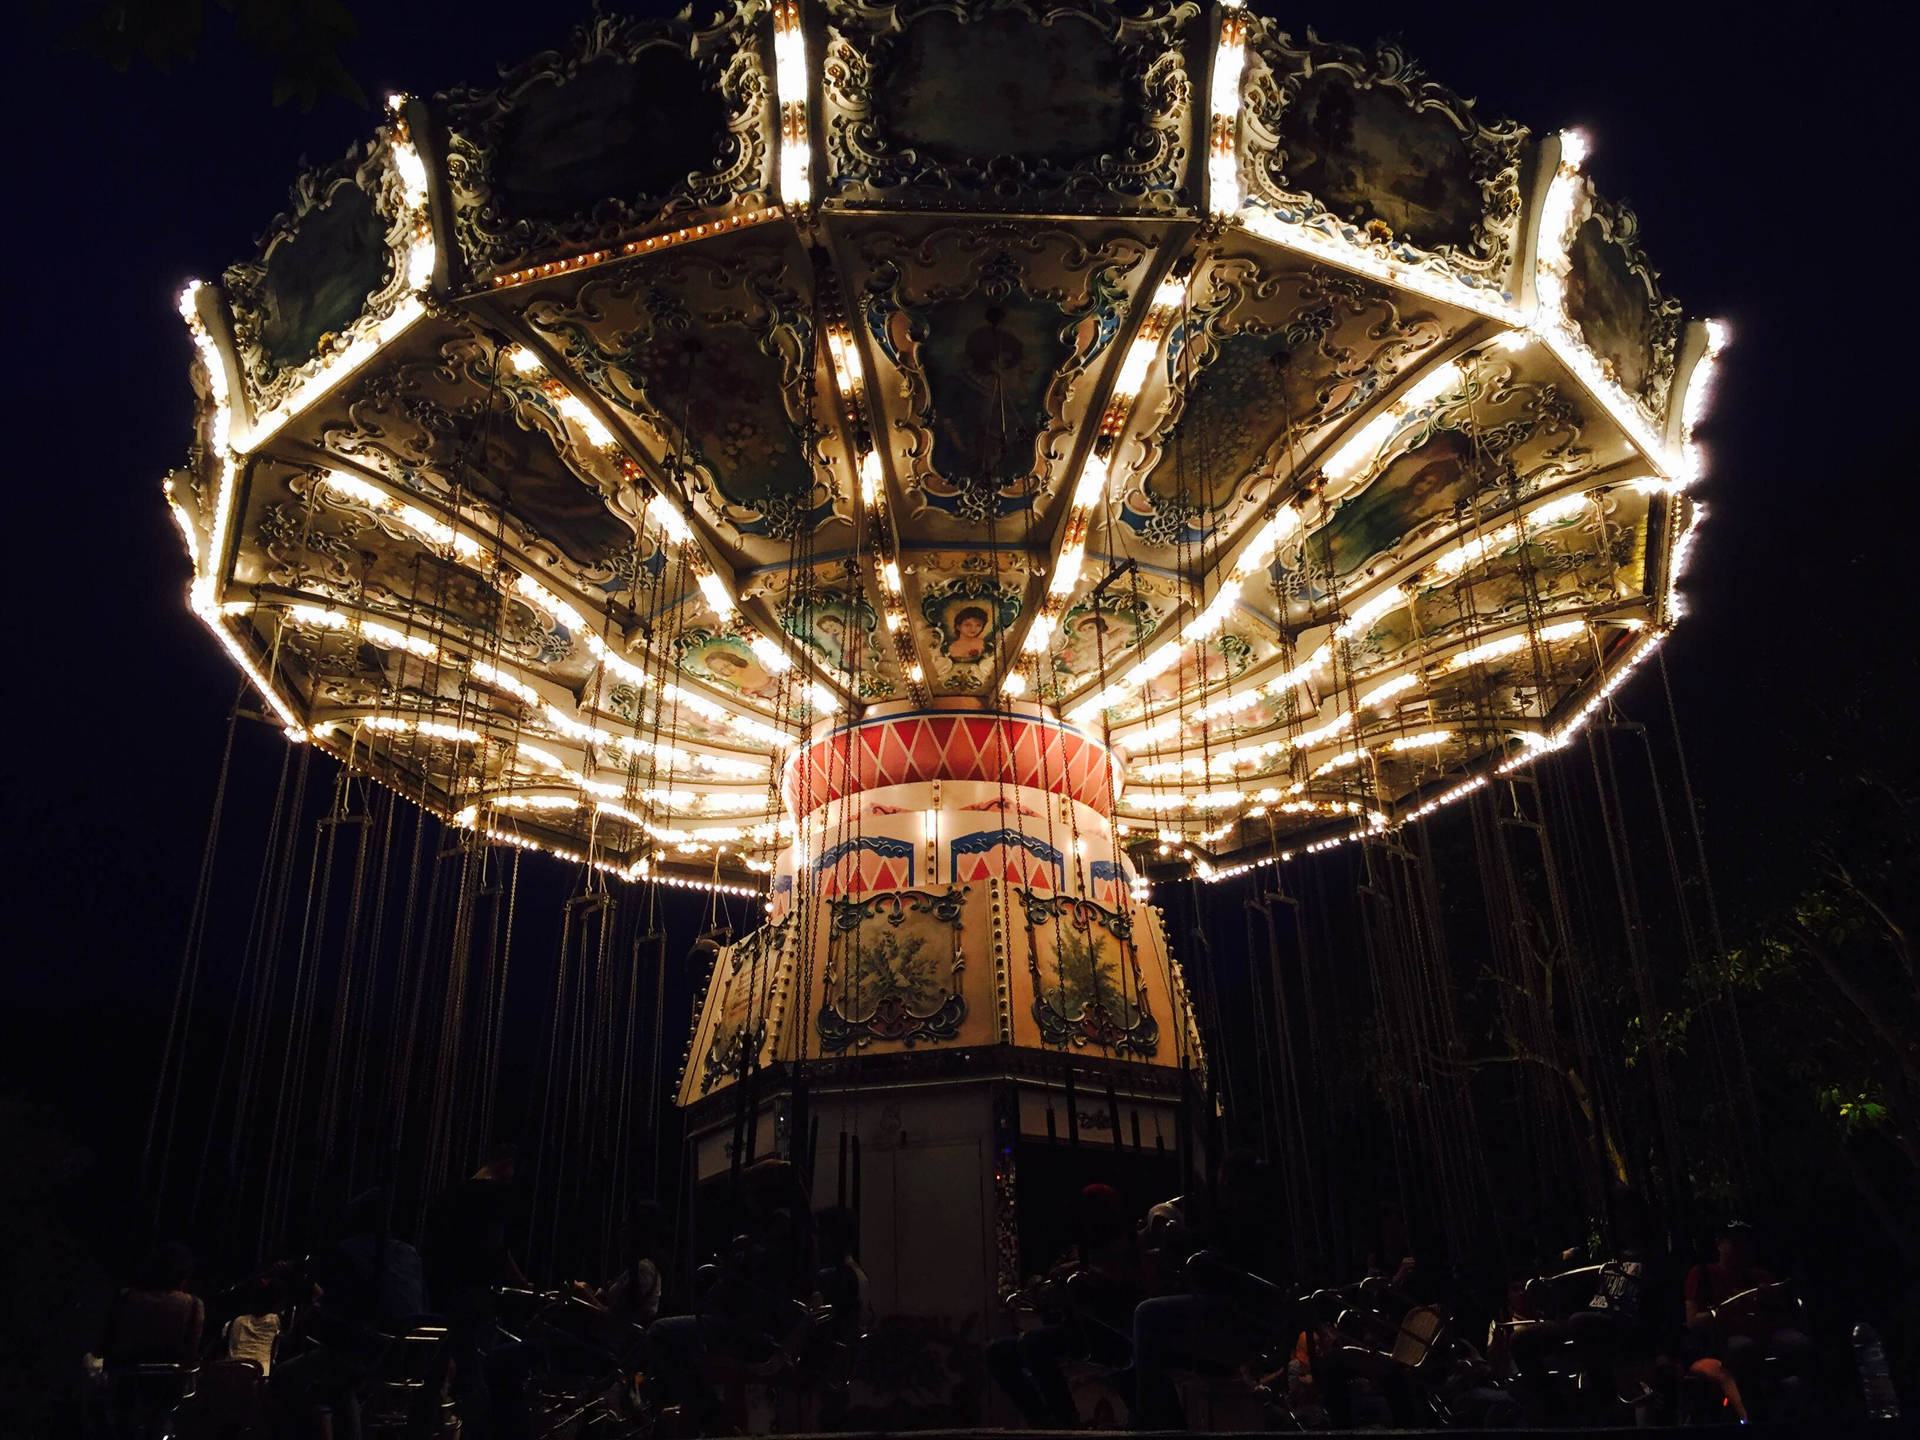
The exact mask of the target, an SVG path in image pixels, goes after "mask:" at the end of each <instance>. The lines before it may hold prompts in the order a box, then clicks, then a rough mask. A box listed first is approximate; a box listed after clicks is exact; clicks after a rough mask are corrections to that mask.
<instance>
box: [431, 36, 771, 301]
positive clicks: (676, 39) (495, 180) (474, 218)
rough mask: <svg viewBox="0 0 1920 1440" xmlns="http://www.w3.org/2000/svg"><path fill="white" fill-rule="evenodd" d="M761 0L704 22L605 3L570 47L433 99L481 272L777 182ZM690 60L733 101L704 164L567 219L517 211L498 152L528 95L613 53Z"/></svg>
mask: <svg viewBox="0 0 1920 1440" xmlns="http://www.w3.org/2000/svg"><path fill="white" fill-rule="evenodd" d="M762 9H763V7H762V5H761V4H760V3H759V0H735V3H729V4H727V5H726V6H724V7H723V9H722V11H721V13H720V15H719V17H718V18H717V19H716V20H715V22H714V23H713V24H712V25H710V26H708V27H707V28H705V29H699V28H696V27H695V26H694V25H693V23H692V22H691V21H690V20H689V19H688V18H687V15H688V14H690V13H691V12H682V14H681V15H680V16H679V17H676V18H674V19H671V20H639V19H635V18H633V17H631V16H624V15H615V14H612V13H609V12H606V11H600V10H596V11H595V13H594V14H593V15H592V16H591V17H590V18H589V19H588V20H586V21H585V22H584V23H582V24H581V25H580V26H579V27H577V28H576V29H575V30H574V32H573V35H572V37H571V40H570V43H569V44H568V46H567V47H566V48H565V49H562V50H545V51H542V52H540V53H539V54H537V55H533V56H530V57H529V58H528V59H526V60H523V61H522V62H520V63H519V64H518V65H515V66H513V67H511V68H510V69H509V68H503V69H502V70H501V72H500V83H499V84H498V85H497V86H495V87H493V88H491V89H486V90H481V89H476V88H473V87H470V86H463V87H460V88H457V89H454V90H450V91H448V92H446V93H445V94H443V95H440V96H437V97H435V110H436V114H437V116H438V118H439V119H440V121H441V123H442V124H443V125H444V126H445V127H446V131H447V137H446V173H447V186H448V191H449V194H450V195H451V198H452V209H453V230H454V236H455V239H456V240H457V242H458V244H459V247H460V252H461V255H462V257H463V258H464V260H465V262H466V264H467V267H468V269H469V270H470V271H471V272H472V274H473V275H474V277H475V278H476V279H484V278H486V276H487V275H488V274H489V273H492V272H495V271H500V270H510V269H513V268H515V267H516V266H520V265H523V264H526V263H527V262H530V261H536V260H540V259H544V258H550V257H552V256H553V255H555V254H558V253H570V252H573V251H577V250H583V249H589V248H592V247H593V246H596V245H603V244H607V243H609V242H612V241H614V240H616V239H625V238H628V237H629V236H630V235H631V234H632V233H633V232H635V231H637V230H640V229H642V228H645V227H650V226H655V225H658V224H660V223H662V222H664V221H667V220H676V221H680V222H681V223H685V220H686V219H688V218H692V217H695V216H696V215H697V214H711V213H714V212H717V211H720V210H724V209H726V208H727V207H729V206H731V205H732V204H733V203H735V202H736V201H738V200H740V199H742V198H744V197H747V196H755V195H759V194H760V193H761V192H764V191H766V190H767V189H768V188H769V187H770V185H771V183H772V180H771V159H770V157H771V154H772V148H773V132H774V125H775V121H774V116H773V98H772V95H771V93H770V91H771V84H770V80H769V77H768V75H767V73H766V69H765V64H764V62H763V60H762V56H761V29H762V27H761V25H760V23H759V20H760V15H761V13H762ZM663 49H664V50H670V51H673V52H676V53H678V54H681V55H684V56H686V57H687V58H688V59H689V60H690V61H691V62H692V64H693V65H694V66H695V67H696V68H697V70H698V71H699V73H700V74H701V75H702V76H704V77H706V79H707V81H708V83H709V85H710V86H711V87H712V90H713V92H714V93H715V94H717V95H718V96H719V98H720V100H721V101H722V102H723V104H724V113H725V117H726V118H725V122H724V123H725V130H724V132H723V133H722V134H720V135H719V136H717V137H716V138H717V140H718V145H717V148H716V151H715V153H714V155H713V156H712V157H711V159H710V161H708V162H707V163H706V166H705V168H704V169H696V170H691V171H689V172H688V173H686V174H684V175H681V176H676V177H674V179H673V181H672V183H671V185H670V186H669V187H668V188H666V189H664V190H662V191H660V193H657V194H627V195H606V196H600V197H597V199H596V202H595V203H594V204H593V205H592V207H591V209H590V210H588V211H586V212H585V213H581V214H576V215H572V216H569V217H566V218H547V217H542V218H536V217H532V216H528V215H515V214H513V213H512V206H511V204H510V203H509V202H508V200H507V199H506V196H505V193H504V187H503V183H502V177H501V176H500V175H499V174H498V165H497V156H498V154H499V152H500V149H501V146H502V144H503V142H504V141H505V139H506V138H507V136H508V134H509V132H510V130H511V127H512V126H513V125H514V123H515V119H516V115H517V114H518V113H519V112H520V111H521V109H522V107H524V106H525V104H526V102H527V99H528V97H529V96H530V95H532V94H534V93H535V92H537V91H539V90H541V89H543V88H545V87H561V86H565V85H566V84H568V83H569V82H571V81H573V80H576V79H577V78H579V76H580V75H581V74H582V72H584V71H586V70H587V69H588V68H589V67H590V66H593V65H595V64H597V63H600V62H603V61H610V62H613V63H619V64H631V63H633V62H635V61H636V60H638V59H640V57H642V56H643V55H644V54H645V52H647V51H649V50H663Z"/></svg>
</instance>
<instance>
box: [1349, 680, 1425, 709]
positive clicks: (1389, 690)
mask: <svg viewBox="0 0 1920 1440" xmlns="http://www.w3.org/2000/svg"><path fill="white" fill-rule="evenodd" d="M1419 683H1420V677H1419V676H1418V675H1396V676H1394V678H1393V679H1391V680H1389V681H1387V682H1386V684H1384V685H1380V686H1376V687H1375V688H1374V689H1372V690H1369V691H1368V692H1367V693H1366V694H1365V695H1362V696H1361V697H1360V708H1361V709H1363V710H1365V709H1368V708H1370V707H1371V706H1375V705H1379V704H1382V703H1384V702H1385V701H1388V700H1391V699H1392V698H1393V697H1394V696H1396V695H1398V694H1400V692H1401V691H1403V690H1411V689H1412V688H1413V687H1414V686H1415V685H1418V684H1419Z"/></svg>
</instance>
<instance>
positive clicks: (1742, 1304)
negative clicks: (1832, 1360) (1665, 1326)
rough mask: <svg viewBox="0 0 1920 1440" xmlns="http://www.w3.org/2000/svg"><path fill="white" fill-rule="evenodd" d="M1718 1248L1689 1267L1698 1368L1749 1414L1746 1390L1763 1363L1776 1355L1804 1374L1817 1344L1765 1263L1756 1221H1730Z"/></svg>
mask: <svg viewBox="0 0 1920 1440" xmlns="http://www.w3.org/2000/svg"><path fill="white" fill-rule="evenodd" d="M1714 1249H1715V1255H1716V1258H1715V1259H1713V1260H1711V1261H1709V1262H1708V1263H1707V1264H1705V1265H1696V1266H1694V1267H1693V1269H1691V1270H1689V1271H1688V1272H1687V1290H1686V1307H1687V1308H1686V1315H1687V1328H1688V1331H1689V1334H1690V1339H1691V1341H1692V1344H1691V1346H1690V1348H1691V1349H1692V1350H1693V1352H1694V1354H1695V1356H1696V1359H1695V1361H1694V1364H1693V1367H1692V1368H1693V1369H1694V1370H1695V1371H1696V1372H1698V1373H1701V1374H1705V1375H1708V1376H1709V1377H1710V1378H1713V1379H1714V1380H1716V1382H1718V1383H1719V1384H1720V1385H1721V1388H1722V1389H1724V1390H1726V1391H1727V1397H1728V1401H1729V1403H1730V1404H1731V1405H1732V1407H1733V1408H1734V1410H1735V1411H1736V1412H1741V1411H1743V1410H1744V1408H1745V1407H1744V1403H1743V1400H1742V1394H1743V1392H1744V1393H1745V1394H1749V1395H1750V1394H1752V1393H1753V1389H1754V1382H1755V1381H1756V1380H1757V1379H1758V1370H1759V1367H1760V1364H1761V1362H1762V1361H1764V1360H1765V1359H1767V1357H1768V1356H1772V1357H1773V1359H1774V1360H1775V1362H1776V1363H1777V1364H1778V1366H1779V1367H1780V1369H1781V1370H1782V1371H1783V1372H1784V1373H1785V1374H1786V1375H1788V1376H1790V1377H1800V1376H1803V1375H1804V1374H1805V1373H1806V1371H1807V1368H1808V1367H1807V1362H1808V1360H1809V1359H1810V1358H1811V1352H1812V1349H1813V1342H1812V1341H1811V1340H1809V1339H1808V1338H1807V1337H1806V1335H1804V1334H1803V1333H1802V1332H1801V1331H1799V1330H1798V1329H1796V1328H1795V1327H1794V1325H1793V1323H1792V1322H1793V1306H1792V1302H1791V1300H1790V1299H1789V1297H1788V1296H1787V1295H1786V1294H1785V1292H1784V1290H1783V1289H1782V1288H1781V1287H1780V1283H1779V1281H1777V1280H1776V1279H1774V1277H1773V1273H1772V1272H1771V1271H1769V1270H1767V1269H1765V1268H1764V1267H1763V1266H1761V1265H1760V1263H1759V1261H1758V1259H1757V1254H1756V1251H1755V1247H1754V1236H1753V1227H1752V1226H1751V1225H1749V1224H1747V1223H1746V1222H1745V1221H1744V1220H1731V1221H1728V1222H1727V1224H1725V1225H1723V1226H1721V1228H1720V1233H1719V1235H1718V1236H1717V1237H1716V1240H1715V1245H1714ZM1716 1361H1717V1362H1719V1363H1718V1364H1716V1363H1715V1362H1716ZM1723 1375H1725V1376H1727V1377H1730V1379H1731V1382H1732V1383H1731V1384H1729V1383H1728V1380H1727V1379H1725V1378H1722V1376H1723Z"/></svg>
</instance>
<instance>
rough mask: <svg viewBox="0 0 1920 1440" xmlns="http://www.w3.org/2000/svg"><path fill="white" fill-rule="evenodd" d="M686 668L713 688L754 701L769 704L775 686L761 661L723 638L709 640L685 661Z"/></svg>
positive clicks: (742, 647) (730, 640)
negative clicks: (720, 687)
mask: <svg viewBox="0 0 1920 1440" xmlns="http://www.w3.org/2000/svg"><path fill="white" fill-rule="evenodd" d="M687 658H688V665H687V668H688V669H690V670H692V671H693V672H694V673H695V674H697V675H704V676H705V677H706V678H707V679H709V680H711V681H712V682H713V683H714V684H716V685H720V686H723V687H725V688H726V689H728V690H733V691H737V692H738V693H739V694H742V695H751V696H753V697H754V698H755V699H757V700H771V699H772V698H773V696H774V691H775V688H776V683H775V681H774V678H773V676H771V675H769V674H768V673H767V672H766V669H765V668H764V667H763V666H762V665H761V664H760V661H759V660H758V659H757V658H756V657H755V656H754V655H753V653H752V652H751V651H749V650H747V649H746V648H745V647H744V646H742V645H740V644H739V643H738V642H737V641H734V640H732V639H730V638H729V637H726V636H721V637H718V638H715V639H711V640H708V641H707V642H706V643H705V644H703V645H701V646H700V647H699V648H698V649H697V650H695V651H693V653H692V654H691V655H689V656H688V657H687Z"/></svg>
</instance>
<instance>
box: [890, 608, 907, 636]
mask: <svg viewBox="0 0 1920 1440" xmlns="http://www.w3.org/2000/svg"><path fill="white" fill-rule="evenodd" d="M905 623H906V617H905V616H903V615H901V613H900V612H899V611H898V610H889V611H887V629H888V630H889V631H897V630H898V629H899V628H900V627H901V626H902V625H904V624H905Z"/></svg>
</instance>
